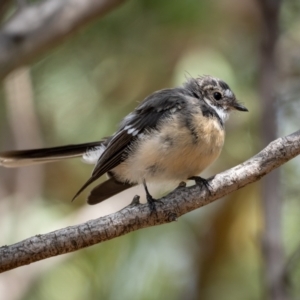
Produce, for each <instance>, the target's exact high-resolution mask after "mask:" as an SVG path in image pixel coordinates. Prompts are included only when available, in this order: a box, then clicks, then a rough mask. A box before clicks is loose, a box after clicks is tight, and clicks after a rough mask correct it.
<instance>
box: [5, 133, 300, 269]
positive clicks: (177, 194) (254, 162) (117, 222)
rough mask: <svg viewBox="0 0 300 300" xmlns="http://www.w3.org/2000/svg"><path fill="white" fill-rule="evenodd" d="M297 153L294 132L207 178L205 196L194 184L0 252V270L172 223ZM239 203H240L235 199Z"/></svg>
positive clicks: (297, 139)
mask: <svg viewBox="0 0 300 300" xmlns="http://www.w3.org/2000/svg"><path fill="white" fill-rule="evenodd" d="M299 154H300V130H299V131H297V132H295V133H293V134H291V135H289V136H286V137H282V138H279V139H277V140H275V141H273V142H272V143H270V144H269V145H268V146H267V147H266V148H265V149H263V150H262V151H261V152H259V153H258V154H257V155H255V156H254V157H252V158H251V159H249V160H247V161H245V162H244V163H242V164H240V165H237V166H236V167H234V168H232V169H229V170H227V171H225V172H223V173H220V174H217V175H215V176H214V177H212V178H210V179H209V183H210V193H209V192H208V191H207V190H206V189H203V188H201V187H199V186H197V185H194V186H191V187H184V186H181V187H178V188H177V189H176V190H174V191H173V192H171V193H170V194H169V195H167V196H166V197H164V198H162V199H161V202H158V203H157V204H156V207H157V213H153V214H150V211H149V207H148V205H147V204H135V205H134V204H132V205H130V206H128V207H125V208H124V209H122V210H121V211H119V212H117V213H114V214H111V215H108V216H105V217H101V218H98V219H95V220H90V221H88V222H86V223H83V224H80V225H77V226H71V227H67V228H63V229H60V230H56V231H53V232H50V233H47V234H43V235H36V236H33V237H30V238H28V239H26V240H23V241H21V242H18V243H16V244H13V245H11V246H3V247H1V248H0V271H1V272H4V271H7V270H10V269H13V268H16V267H19V266H23V265H26V264H30V263H32V262H35V261H39V260H42V259H46V258H48V257H52V256H56V255H60V254H64V253H68V252H72V251H76V250H79V249H81V248H84V247H88V246H91V245H94V244H97V243H100V242H104V241H107V240H110V239H112V238H115V237H118V236H121V235H124V234H127V233H129V232H131V231H134V230H138V229H142V228H145V227H150V226H154V225H160V224H164V223H168V222H172V221H175V220H177V218H178V217H180V216H181V215H183V214H186V213H188V212H190V211H192V210H195V209H197V208H199V207H202V206H204V205H207V204H209V203H211V202H213V201H215V200H217V199H220V198H221V197H224V196H226V195H227V194H229V193H231V192H233V191H235V190H238V189H240V188H242V187H243V186H245V185H247V184H250V183H252V182H255V181H258V180H259V179H260V178H261V177H263V176H264V175H266V174H268V173H269V172H271V171H272V170H274V169H276V168H278V167H279V166H281V165H282V164H284V163H285V162H287V161H288V160H290V159H292V158H293V157H295V156H297V155H299ZM241 201H242V199H241Z"/></svg>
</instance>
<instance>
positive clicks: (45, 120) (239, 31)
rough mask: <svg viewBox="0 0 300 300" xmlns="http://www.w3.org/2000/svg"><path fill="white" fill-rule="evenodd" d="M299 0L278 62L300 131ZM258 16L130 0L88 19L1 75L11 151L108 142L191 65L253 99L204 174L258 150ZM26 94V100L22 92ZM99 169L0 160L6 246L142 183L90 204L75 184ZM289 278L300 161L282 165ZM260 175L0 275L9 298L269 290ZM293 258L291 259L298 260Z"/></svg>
mask: <svg viewBox="0 0 300 300" xmlns="http://www.w3.org/2000/svg"><path fill="white" fill-rule="evenodd" d="M299 8H300V3H299V1H298V0H291V1H284V3H283V7H282V13H281V32H282V33H281V36H280V39H279V45H278V62H279V68H280V80H281V83H282V84H281V85H280V87H279V97H278V116H277V118H278V122H279V128H280V132H279V135H283V134H288V133H292V132H293V131H296V130H297V129H299V106H298V103H299V101H298V100H299V96H298V95H299V93H298V92H299V91H300V88H299V79H300V53H299V49H300V18H299ZM261 35H262V32H261V20H260V13H259V9H258V7H257V3H256V2H255V1H253V0H245V1H238V0H225V1H209V0H206V1H197V0H186V1H171V0H165V1H158V0H132V1H128V2H126V3H125V4H124V5H123V6H121V7H119V8H117V9H116V10H114V11H113V12H112V13H110V14H109V15H107V16H106V17H104V18H102V19H100V20H99V21H97V22H94V23H93V24H90V25H89V26H88V27H86V28H84V29H82V30H80V31H79V32H78V33H77V34H76V35H74V36H73V37H72V38H70V39H68V40H66V41H64V42H63V43H62V44H61V45H60V46H58V47H56V48H55V49H54V50H49V52H48V53H47V55H44V56H43V57H42V58H41V59H39V60H37V61H36V62H35V64H33V65H32V66H30V68H29V67H28V68H23V69H21V70H19V71H18V72H17V73H15V74H12V75H11V76H9V78H7V80H6V81H5V84H4V87H3V89H2V91H1V100H2V101H1V102H0V115H1V118H0V124H1V126H0V146H1V150H2V151H3V150H8V149H22V148H33V147H41V146H48V147H50V146H56V145H63V144H72V143H83V142H88V141H96V140H99V139H100V138H101V137H103V136H107V135H109V134H112V133H113V132H114V131H115V129H116V126H117V124H118V122H119V121H120V120H121V119H122V117H124V116H125V115H126V114H127V113H129V112H130V111H131V110H132V109H133V108H134V107H135V106H136V105H137V103H138V102H139V101H141V100H142V99H143V98H144V97H146V96H147V95H148V94H149V93H151V92H153V91H155V90H158V89H161V88H165V87H174V86H177V85H180V84H181V83H183V82H184V80H185V77H186V76H190V75H191V76H197V75H202V74H211V75H214V76H217V77H220V78H222V79H223V80H224V81H226V82H227V83H228V84H229V85H230V87H231V88H232V89H233V90H234V92H235V94H236V95H237V97H238V99H239V100H240V101H242V102H243V103H244V104H245V105H246V106H247V107H248V108H249V111H250V112H249V113H248V114H233V115H232V116H231V118H230V120H229V121H228V123H227V124H226V131H227V137H226V143H225V147H224V149H223V152H222V154H221V156H220V158H219V159H218V161H217V162H216V163H215V164H214V165H213V166H212V167H211V168H210V169H208V170H207V171H206V172H205V174H204V176H210V175H213V174H215V173H217V172H221V171H222V170H225V169H227V168H230V167H233V166H234V165H236V164H238V163H241V162H242V161H244V160H246V159H248V158H250V157H251V156H252V155H254V154H256V153H257V152H258V151H259V150H260V149H261V148H262V147H263V145H262V143H261V138H260V103H259V98H258V91H257V90H258V89H257V84H258V65H259V55H260V54H259V51H260V50H259V47H260V43H261ZM16 93H21V95H22V97H24V99H27V100H24V99H22V101H21V102H18V101H17V100H16V99H17V98H18V97H17V96H16ZM92 168H93V167H92V166H89V165H84V164H82V163H81V162H80V160H70V161H66V162H60V163H54V164H49V165H46V166H35V167H27V168H23V169H19V170H11V169H1V170H0V176H1V183H0V196H1V198H0V199H1V201H0V228H1V235H0V239H1V244H2V245H3V244H11V243H15V242H18V241H20V240H22V239H24V238H27V237H29V236H32V235H35V234H38V233H46V232H49V231H51V230H55V229H59V228H62V227H65V226H69V225H74V224H78V223H79V222H84V221H86V220H89V219H91V218H96V217H99V216H101V215H105V214H108V213H112V212H114V211H116V210H118V209H120V208H122V207H124V206H125V205H127V204H128V203H129V202H130V201H131V199H132V197H133V195H135V194H137V193H141V194H142V195H143V191H142V189H136V190H134V189H133V190H129V191H128V192H125V193H123V194H120V195H118V196H116V197H114V199H111V200H110V201H107V202H106V203H105V202H104V203H103V204H100V205H97V206H93V207H89V206H87V205H86V204H85V196H86V194H83V195H82V196H81V197H80V198H79V199H77V200H76V201H75V202H74V203H71V202H70V199H71V198H72V197H73V195H74V193H75V192H76V191H77V190H78V188H79V187H80V186H81V185H82V183H83V182H85V180H86V178H87V177H88V176H89V175H90V173H91V171H92ZM281 175H282V176H281V178H282V180H281V186H282V194H283V199H284V205H283V212H282V213H283V241H284V249H285V252H286V253H285V255H286V262H287V269H288V275H289V277H288V279H289V280H288V282H287V285H288V289H289V291H290V293H291V295H292V296H293V297H294V298H295V299H299V298H300V285H299V280H300V264H299V260H298V259H295V258H294V257H295V255H294V254H295V253H296V254H297V253H298V252H297V251H299V250H297V249H298V248H299V247H300V235H299V226H300V218H299V215H300V204H299V196H298V194H299V184H298V180H299V179H298V178H299V175H300V161H299V159H294V160H293V161H291V162H290V163H288V164H286V165H285V166H284V167H283V168H282V172H281ZM262 228H263V221H262V217H261V204H260V185H259V183H258V184H252V185H250V186H247V187H245V188H244V189H242V190H240V191H238V192H235V193H233V194H231V195H230V196H228V197H227V198H226V199H223V200H220V201H217V202H216V203H214V204H210V205H208V206H206V207H203V208H201V209H198V210H196V211H194V212H192V213H189V214H187V215H185V216H183V217H182V218H180V219H179V220H178V222H174V223H171V224H168V225H164V226H159V227H153V228H149V229H143V230H140V231H137V232H134V233H131V234H128V235H126V236H123V237H120V238H117V239H114V240H112V241H109V242H106V243H103V244H100V245H96V246H93V247H90V248H88V249H84V250H80V251H78V252H76V253H74V254H67V255H63V256H60V257H55V258H51V259H47V260H44V261H41V262H37V263H34V264H32V265H29V266H24V267H21V268H19V269H16V270H13V271H9V272H7V273H4V274H1V275H0V298H1V299H6V300H12V299H14V300H15V299H22V300H32V299H44V300H48V299H49V300H50V299H51V300H56V299H57V300H58V299H72V300H77V299H78V300H79V299H111V300H114V299H123V300H126V299H131V300H132V299H137V300H138V299H139V300H140V299H147V300H148V299H149V300H151V299H175V300H176V299H209V300H215V299H223V300H227V299H228V300H229V299H230V300H232V299H264V298H265V286H264V283H263V282H264V279H263V277H264V270H263V261H262V255H261V231H262ZM291 257H293V258H292V259H291Z"/></svg>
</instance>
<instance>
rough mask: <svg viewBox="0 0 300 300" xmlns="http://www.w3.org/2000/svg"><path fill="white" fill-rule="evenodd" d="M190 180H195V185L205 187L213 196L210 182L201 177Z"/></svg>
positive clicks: (193, 177)
mask: <svg viewBox="0 0 300 300" xmlns="http://www.w3.org/2000/svg"><path fill="white" fill-rule="evenodd" d="M188 179H189V180H195V183H196V184H197V185H198V186H200V187H201V188H202V187H204V188H205V189H206V190H207V192H208V193H209V194H210V195H211V188H212V187H211V185H210V184H209V182H208V180H206V179H205V178H202V177H200V176H192V177H190V178H188Z"/></svg>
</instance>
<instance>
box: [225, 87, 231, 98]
mask: <svg viewBox="0 0 300 300" xmlns="http://www.w3.org/2000/svg"><path fill="white" fill-rule="evenodd" d="M224 95H225V96H226V97H228V98H231V97H232V96H233V93H232V91H231V90H230V89H227V90H225V92H224Z"/></svg>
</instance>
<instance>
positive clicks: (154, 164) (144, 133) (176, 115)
mask: <svg viewBox="0 0 300 300" xmlns="http://www.w3.org/2000/svg"><path fill="white" fill-rule="evenodd" d="M234 110H237V111H242V112H246V111H248V109H247V108H246V107H245V106H244V105H242V104H241V103H240V102H239V101H238V100H237V98H236V96H235V94H234V93H233V92H232V90H231V89H230V87H229V85H228V84H227V83H225V82H224V81H223V80H221V79H219V78H216V77H213V76H210V75H203V76H198V77H196V78H194V77H189V78H187V79H186V81H185V83H184V84H183V85H182V86H179V87H175V88H166V89H162V90H159V91H156V92H154V93H152V94H150V95H149V96H148V97H146V98H145V99H144V100H143V101H141V102H140V103H139V105H138V106H137V107H136V108H135V109H134V110H133V111H132V112H130V113H129V114H128V115H127V116H125V118H124V119H123V120H122V121H121V123H120V124H119V127H118V129H117V131H116V132H115V133H114V134H112V135H111V136H109V137H106V138H103V139H101V140H100V141H96V142H91V143H84V144H76V145H75V144H74V145H66V146H60V147H52V148H43V149H31V150H17V151H6V152H0V165H1V166H4V167H22V166H28V165H31V164H38V163H47V162H53V161H58V160H62V159H66V158H73V157H82V158H83V161H85V162H87V163H93V164H95V167H94V169H93V171H92V174H91V176H90V178H88V180H87V181H86V182H85V183H84V184H83V186H82V187H81V188H80V189H79V190H78V192H77V193H76V194H75V196H74V197H73V200H74V199H75V198H77V197H78V196H79V194H80V193H81V192H82V191H83V190H84V189H86V188H87V187H88V186H89V185H90V184H91V183H93V182H94V181H96V180H98V179H99V178H100V177H101V176H102V175H104V174H107V177H108V179H107V180H106V181H104V182H102V183H100V184H98V185H96V187H94V188H93V189H92V190H91V191H90V194H89V195H88V197H87V203H88V204H91V205H93V204H97V203H100V202H102V201H104V200H106V199H108V198H110V197H112V196H114V195H116V194H118V193H120V192H122V191H124V190H126V189H128V188H130V187H133V186H135V185H138V184H143V186H144V189H145V193H146V199H147V202H148V204H149V206H150V209H151V210H155V203H156V199H155V198H153V197H152V195H151V194H150V192H149V190H148V186H147V185H148V183H162V182H166V183H167V182H172V183H174V182H178V183H179V182H182V181H183V182H185V181H187V180H189V179H190V180H191V179H193V180H195V182H196V183H202V185H204V186H206V187H208V186H209V185H208V182H207V181H206V180H205V179H204V178H202V177H200V176H199V175H200V174H201V173H202V172H203V170H205V169H206V168H207V167H208V166H209V165H210V164H212V163H213V162H214V161H215V160H216V159H217V158H218V156H219V155H220V153H221V150H222V148H223V145H224V139H225V127H224V126H225V122H226V120H227V119H228V117H229V114H230V112H231V111H234Z"/></svg>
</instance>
